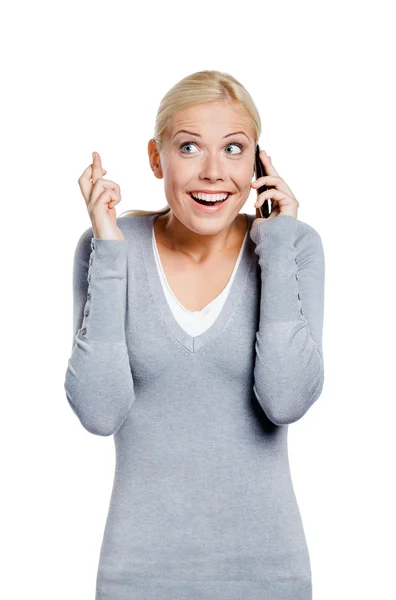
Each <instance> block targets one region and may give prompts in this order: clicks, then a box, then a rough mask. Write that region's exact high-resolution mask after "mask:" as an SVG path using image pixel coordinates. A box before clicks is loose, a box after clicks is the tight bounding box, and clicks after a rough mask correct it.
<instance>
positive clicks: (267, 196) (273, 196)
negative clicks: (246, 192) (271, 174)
mask: <svg viewBox="0 0 396 600" xmlns="http://www.w3.org/2000/svg"><path fill="white" fill-rule="evenodd" d="M265 200H276V201H277V202H278V204H280V205H284V204H291V203H292V202H295V200H294V198H292V197H291V196H288V195H287V194H285V192H283V191H282V190H277V189H276V188H271V189H269V190H265V192H262V193H261V194H260V195H259V197H258V198H257V200H256V202H255V203H254V206H256V207H260V206H262V205H263V203H264V202H265Z"/></svg>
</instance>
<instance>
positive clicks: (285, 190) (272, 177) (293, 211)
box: [250, 150, 300, 229]
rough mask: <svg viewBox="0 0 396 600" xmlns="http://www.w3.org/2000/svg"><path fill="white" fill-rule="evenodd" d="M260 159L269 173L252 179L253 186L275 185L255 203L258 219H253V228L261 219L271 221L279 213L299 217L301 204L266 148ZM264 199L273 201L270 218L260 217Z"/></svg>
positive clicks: (262, 151)
mask: <svg viewBox="0 0 396 600" xmlns="http://www.w3.org/2000/svg"><path fill="white" fill-rule="evenodd" d="M260 160H261V162H262V163H263V165H264V168H265V172H266V173H268V175H265V176H264V177H259V178H258V179H256V180H255V181H252V182H251V184H250V185H251V186H252V187H253V188H260V187H261V186H262V185H273V186H274V187H273V188H270V189H269V190H265V191H264V192H262V193H261V194H260V195H259V197H258V198H257V201H256V203H255V205H254V206H255V207H256V219H254V221H253V225H252V229H253V227H255V226H256V225H257V224H258V223H260V222H261V221H269V219H275V218H276V217H278V216H279V215H290V216H292V217H296V218H297V211H298V207H299V206H300V203H299V201H298V200H297V198H296V197H295V195H294V194H293V192H292V191H291V189H290V188H289V186H288V185H287V183H286V182H285V181H284V180H283V179H282V177H280V176H279V174H278V171H277V170H276V169H275V167H274V166H273V164H272V160H271V157H270V156H268V155H267V154H266V152H265V150H261V152H260ZM264 200H271V202H272V211H271V214H270V216H269V217H268V219H263V218H261V217H260V212H259V207H260V206H262V204H263V203H264Z"/></svg>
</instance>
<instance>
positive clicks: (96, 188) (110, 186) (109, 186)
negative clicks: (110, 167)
mask: <svg viewBox="0 0 396 600" xmlns="http://www.w3.org/2000/svg"><path fill="white" fill-rule="evenodd" d="M103 190H114V192H115V193H116V194H117V195H118V196H120V197H121V189H120V186H119V185H118V183H116V182H115V181H111V179H103V177H99V179H97V180H96V183H95V184H94V185H93V187H92V191H91V194H90V198H89V205H90V206H91V204H93V203H94V202H96V201H97V199H98V198H99V197H100V196H101V194H102V193H103Z"/></svg>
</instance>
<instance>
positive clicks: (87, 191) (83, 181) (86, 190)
mask: <svg viewBox="0 0 396 600" xmlns="http://www.w3.org/2000/svg"><path fill="white" fill-rule="evenodd" d="M106 173H107V171H106V169H103V168H102V175H106ZM91 179H92V165H89V166H88V167H87V168H86V169H85V170H84V171H83V173H82V174H81V176H80V178H79V180H78V185H79V186H80V190H81V193H82V195H83V196H84V199H85V201H86V202H88V201H89V197H90V195H91V191H92V187H93V183H92V180H91Z"/></svg>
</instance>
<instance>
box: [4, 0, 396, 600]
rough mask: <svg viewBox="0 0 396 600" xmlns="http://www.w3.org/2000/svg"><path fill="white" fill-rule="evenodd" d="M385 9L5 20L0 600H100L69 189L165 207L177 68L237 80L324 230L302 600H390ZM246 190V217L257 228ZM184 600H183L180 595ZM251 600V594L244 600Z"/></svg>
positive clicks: (21, 15)
mask: <svg viewBox="0 0 396 600" xmlns="http://www.w3.org/2000/svg"><path fill="white" fill-rule="evenodd" d="M391 9H392V3H391V2H384V1H381V0H380V1H377V2H375V3H367V2H351V1H349V2H348V1H346V0H343V2H340V1H339V0H333V1H332V2H327V3H326V2H317V1H316V2H314V1H312V2H306V1H305V2H304V1H300V2H291V1H290V2H282V1H279V0H277V1H276V2H265V1H264V0H263V1H260V2H251V1H247V0H245V1H243V2H241V1H239V2H237V3H232V2H230V1H227V2H206V1H204V0H200V2H194V3H192V2H167V3H165V2H157V3H155V2H150V3H148V4H147V5H146V6H143V4H142V3H140V4H137V5H135V6H133V4H132V3H131V2H124V3H122V2H115V1H113V2H111V3H110V2H108V3H106V2H99V1H96V2H87V1H85V0H80V1H79V2H78V3H73V2H69V3H60V2H42V1H40V0H39V1H36V2H31V3H27V2H19V3H14V4H13V5H11V4H10V5H8V7H7V9H3V11H2V13H3V14H2V35H1V41H0V44H1V56H2V61H1V62H2V77H1V80H2V87H3V91H2V94H1V105H2V106H1V131H2V134H1V180H2V181H1V188H2V193H1V204H2V206H3V212H2V214H1V236H0V237H1V244H2V248H1V257H2V283H3V285H2V295H1V299H2V306H3V310H2V317H3V318H2V338H3V344H2V346H3V359H2V366H3V370H2V383H3V386H2V387H3V389H2V393H1V396H2V401H1V406H2V424H3V427H2V435H1V457H2V465H1V472H2V479H3V481H2V484H3V485H2V489H3V492H2V495H1V521H2V522H1V536H0V538H1V542H0V544H1V550H2V553H3V554H2V555H3V558H2V560H1V565H2V568H1V571H2V576H1V596H2V597H3V598H7V600H14V599H15V600H16V599H18V600H19V599H22V598H33V597H37V598H40V600H54V599H55V598H56V600H70V599H71V598H73V600H90V599H92V600H93V598H94V586H95V578H96V569H97V563H98V558H99V550H100V544H101V541H102V535H103V528H104V523H105V519H106V515H107V509H108V505H109V500H110V493H111V487H112V480H113V471H114V466H115V452H114V439H113V437H108V438H104V437H99V436H94V435H92V434H90V433H88V432H87V431H86V430H85V429H84V428H83V427H82V426H81V424H80V423H79V421H78V420H77V418H76V416H75V415H74V414H73V412H72V410H71V408H70V406H69V405H68V402H67V400H66V396H65V392H64V389H63V382H64V375H65V371H66V368H67V361H68V359H69V356H70V352H71V343H72V336H71V334H72V260H73V252H74V248H75V245H76V243H77V240H78V238H79V236H80V235H81V233H82V232H83V231H84V230H85V229H86V228H87V227H89V226H90V221H89V217H88V213H87V210H86V206H85V202H84V199H83V197H82V196H81V193H80V190H79V187H78V183H77V179H78V177H79V176H80V175H81V173H82V171H83V170H84V169H85V168H86V167H87V166H88V165H89V164H90V163H91V152H92V151H93V150H95V151H98V152H99V153H100V155H101V157H102V161H103V166H104V167H105V168H106V169H107V175H106V177H107V178H109V179H112V180H114V181H116V182H118V183H119V184H120V186H121V193H122V202H121V204H119V205H118V207H117V213H118V215H120V214H121V213H122V212H124V211H126V210H128V209H132V208H142V209H149V210H154V209H159V208H162V207H164V206H165V204H166V198H165V195H164V191H163V180H158V179H156V178H155V177H154V175H153V173H152V171H151V169H150V166H149V161H148V155H147V142H148V140H149V139H150V137H152V135H153V130H154V122H155V116H156V111H157V108H158V106H159V103H160V100H161V98H162V97H163V95H164V94H165V93H166V92H167V91H168V89H169V88H170V87H172V86H173V85H174V84H175V83H177V82H178V81H179V80H180V79H182V78H183V77H185V76H186V75H188V74H191V73H193V72H196V71H200V70H204V69H217V70H220V71H224V72H227V73H230V74H232V75H233V76H234V77H236V78H237V79H238V80H239V81H240V82H241V83H242V84H243V85H244V86H245V87H246V88H247V89H248V91H249V92H250V93H251V95H252V96H253V99H254V101H255V103H256V105H257V107H258V109H259V111H260V115H261V118H262V125H263V132H262V135H261V138H260V145H261V148H262V149H265V150H266V151H267V153H268V154H269V155H270V156H271V157H272V162H273V164H274V166H275V168H276V169H277V171H278V172H279V174H280V175H281V176H282V177H283V178H284V179H285V181H286V182H287V183H288V185H289V186H290V187H291V189H292V190H293V192H294V194H295V195H296V197H297V199H298V200H299V202H300V209H299V214H298V218H300V219H301V220H303V221H306V222H307V223H309V224H311V225H312V226H313V227H315V229H317V230H318V232H319V233H320V235H321V238H322V242H323V245H324V250H325V258H326V298H325V324H324V337H323V344H324V357H325V386H324V390H323V392H322V395H321V397H320V398H319V400H318V401H317V402H316V403H315V405H314V406H313V407H312V408H311V409H310V410H309V412H308V413H307V414H306V415H305V416H304V418H303V419H301V420H300V421H298V422H296V423H294V424H292V425H291V426H290V427H289V454H290V464H291V470H292V475H293V481H294V486H295V492H296V496H297V498H298V503H299V506H300V510H301V513H302V517H303V521H304V526H305V531H306V536H307V541H308V545H309V550H310V555H311V562H312V572H313V588H314V600H334V599H337V600H351V599H355V598H359V600H363V599H373V598H376V599H377V598H378V599H379V598H380V599H381V600H388V599H393V598H395V597H396V583H395V577H394V568H395V559H396V555H395V534H396V527H395V516H394V511H395V506H396V497H395V492H394V478H395V465H394V462H395V457H396V452H395V435H394V430H395V423H394V418H395V415H396V412H395V400H396V394H395V384H394V376H395V370H396V367H395V333H396V332H395V294H394V289H395V286H394V280H395V278H396V271H395V235H394V232H395V200H396V198H395V184H394V180H395V159H396V156H395V133H396V131H395V129H396V128H395V116H394V115H395V101H396V98H395V87H394V83H395V78H394V73H395V70H394V69H395V64H394V56H395V50H396V48H395V35H394V20H393V19H392V18H391ZM255 197H256V192H255V191H253V190H252V192H251V195H250V197H249V199H248V201H247V202H246V204H245V206H244V208H243V211H244V212H248V213H252V214H254V213H255V209H254V206H253V204H254V201H255ZM186 600H187V599H186ZM247 600H248V599H247Z"/></svg>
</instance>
